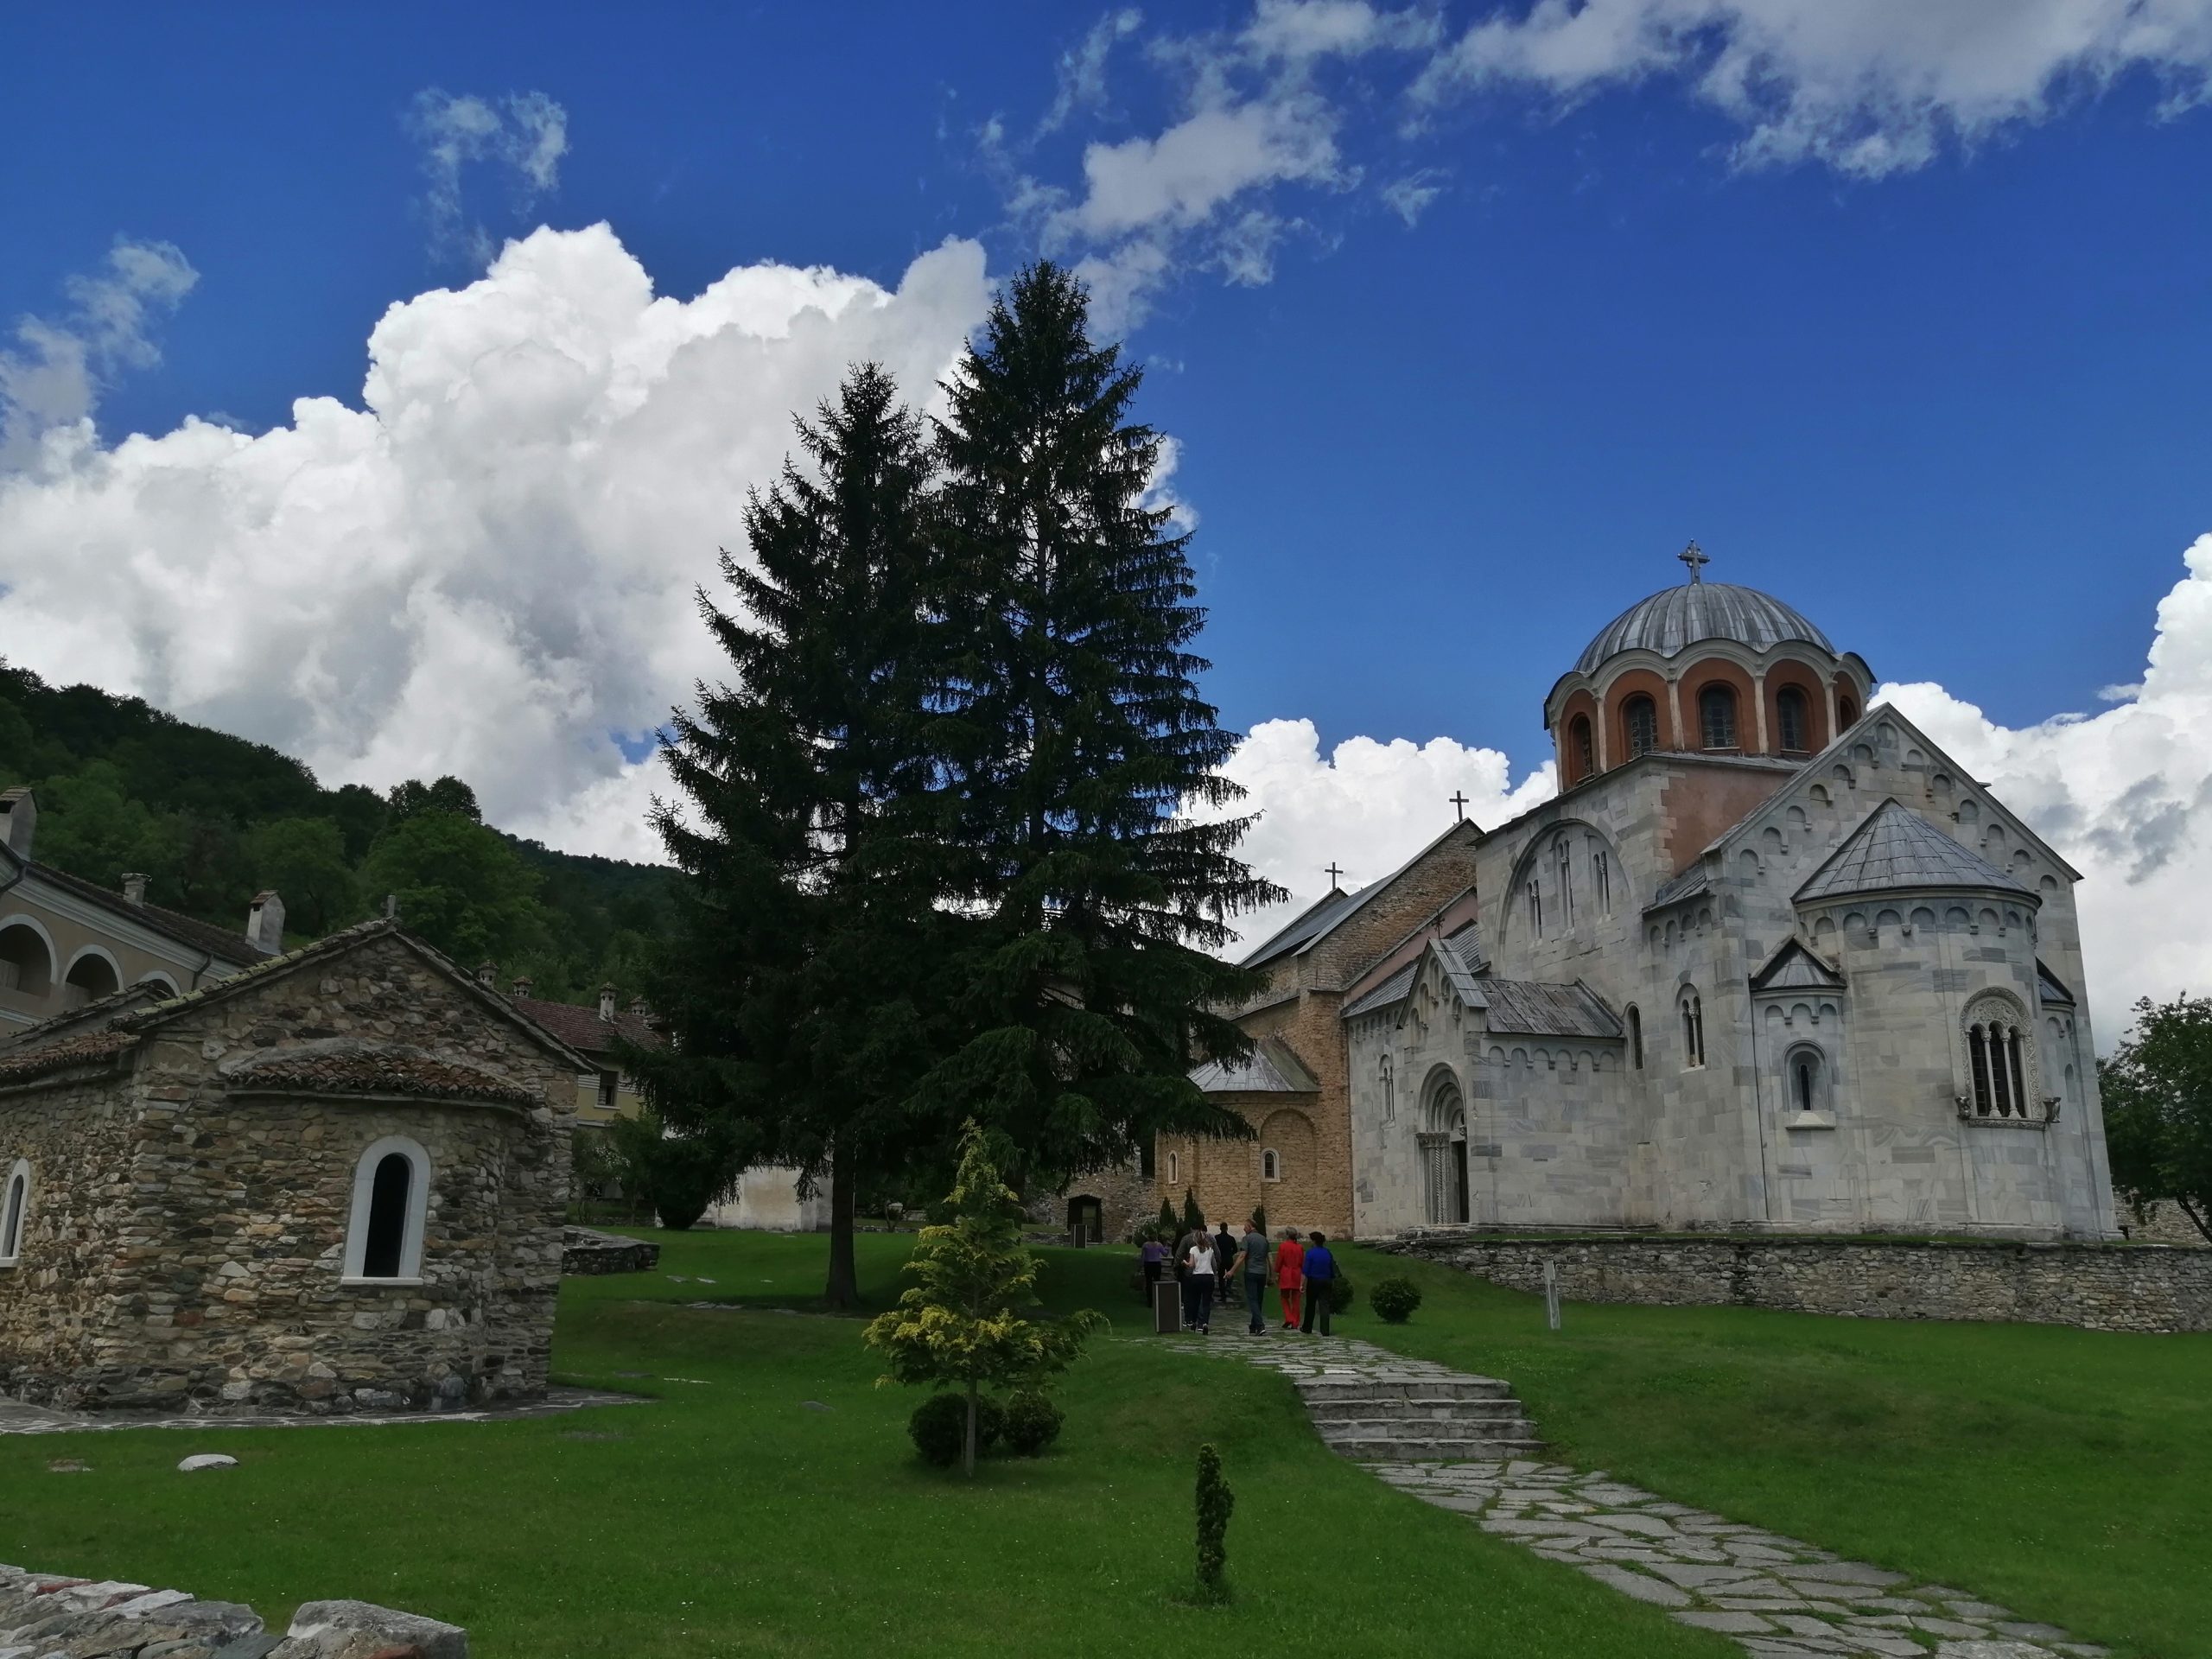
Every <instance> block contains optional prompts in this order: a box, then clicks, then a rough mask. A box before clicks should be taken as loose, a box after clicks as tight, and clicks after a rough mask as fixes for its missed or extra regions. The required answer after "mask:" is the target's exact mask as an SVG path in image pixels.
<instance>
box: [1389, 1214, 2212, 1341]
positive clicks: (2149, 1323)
mask: <svg viewBox="0 0 2212 1659" xmlns="http://www.w3.org/2000/svg"><path fill="white" fill-rule="evenodd" d="M1375 1248H1376V1249H1381V1250H1386V1251H1389V1252H1392V1253H1394V1254H1401V1255H1419V1256H1422V1257H1425V1258H1427V1259H1428V1260H1431V1261H1434V1262H1441V1263H1443V1264H1444V1265H1446V1266H1448V1267H1455V1268H1460V1269H1461V1270H1462V1271H1464V1272H1467V1273H1471V1274H1474V1275H1475V1276H1476V1277H1478V1278H1481V1279H1487V1280H1490V1281H1491V1282H1492V1283H1495V1284H1500V1285H1505V1286H1509V1287H1511V1288H1513V1289H1516V1290H1526V1291H1541V1289H1542V1288H1543V1282H1544V1265H1545V1263H1546V1262H1556V1263H1557V1264H1558V1267H1559V1280H1560V1294H1561V1295H1562V1296H1564V1297H1567V1299H1569V1300H1573V1301H1581V1302H1637V1303H1643V1304H1645V1305H1649V1306H1662V1307H1713V1306H1739V1307H1769V1308H1777V1309H1783V1310H1785V1311H1788V1312H1791V1313H1827V1314H1838V1315H1842V1316H1845V1317H1849V1318H1859V1319H1994V1320H2004V1321H2010V1322H2016V1323H2020V1324H2027V1325H2078V1326H2080V1327H2081V1328H2082V1329H2084V1330H2088V1331H2135V1332H2154V1333H2167V1332H2183V1331H2212V1251H2202V1250H2182V1249H2166V1248H2164V1247H2162V1246H2158V1245H2120V1244H2053V1243H1994V1242H1992V1243H1982V1242H1979V1241H1949V1240H1920V1241H1906V1240H1898V1241H1896V1242H1891V1241H1887V1240H1881V1241H1868V1240H1856V1239H1853V1240H1840V1239H1813V1238H1787V1237H1756V1238H1745V1237H1711V1238H1698V1237H1633V1236H1628V1237H1597V1238H1592V1237H1573V1236H1565V1237H1560V1238H1496V1237H1484V1236H1479V1235H1472V1234H1467V1233H1454V1232H1429V1233H1420V1234H1415V1235H1413V1236H1408V1237H1406V1238H1402V1239H1396V1240H1392V1241H1389V1242H1383V1243H1376V1245H1375Z"/></svg>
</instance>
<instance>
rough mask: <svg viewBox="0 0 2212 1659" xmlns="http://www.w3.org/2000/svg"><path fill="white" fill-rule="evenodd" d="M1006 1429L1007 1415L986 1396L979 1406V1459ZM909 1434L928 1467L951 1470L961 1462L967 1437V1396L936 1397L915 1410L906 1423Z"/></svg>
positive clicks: (935, 1395)
mask: <svg viewBox="0 0 2212 1659" xmlns="http://www.w3.org/2000/svg"><path fill="white" fill-rule="evenodd" d="M1005 1427H1006V1412H1005V1410H1004V1408H1001V1406H1000V1404H999V1402H997V1401H995V1400H994V1399H992V1398H991V1396H990V1395H988V1394H987V1395H983V1396H982V1398H980V1399H978V1400H977V1401H976V1456H978V1457H981V1456H982V1454H983V1453H984V1452H988V1451H989V1450H990V1449H991V1447H992V1446H993V1445H994V1444H995V1443H996V1441H997V1440H998V1438H999V1435H1000V1434H1001V1432H1003V1430H1004V1429H1005ZM906 1433H907V1434H908V1436H909V1437H910V1438H911V1439H912V1440H913V1442H914V1450H915V1451H917V1452H920V1453H921V1454H922V1460H923V1461H924V1462H925V1463H933V1464H935V1465H937V1466H938V1468H940V1469H950V1467H952V1465H954V1464H956V1463H958V1462H959V1461H960V1452H961V1443H962V1442H963V1440H966V1439H967V1437H968V1396H967V1395H964V1394H933V1395H931V1396H930V1397H929V1398H928V1399H926V1400H925V1401H923V1402H922V1403H921V1404H920V1405H918V1406H916V1407H915V1408H914V1414H913V1415H912V1416H911V1417H909V1418H908V1419H907V1420H906Z"/></svg>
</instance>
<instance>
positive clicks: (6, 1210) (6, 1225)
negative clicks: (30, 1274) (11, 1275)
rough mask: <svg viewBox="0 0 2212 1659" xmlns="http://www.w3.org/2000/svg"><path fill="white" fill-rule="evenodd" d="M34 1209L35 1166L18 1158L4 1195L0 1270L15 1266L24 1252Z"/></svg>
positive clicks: (0, 1214)
mask: <svg viewBox="0 0 2212 1659" xmlns="http://www.w3.org/2000/svg"><path fill="white" fill-rule="evenodd" d="M30 1207H31V1166H30V1160H29V1159H27V1158H18V1159H17V1160H16V1166H15V1167H14V1168H13V1169H11V1170H10V1171H9V1172H8V1185H7V1190H6V1192H4V1193H0V1267H12V1266H14V1265H15V1262H16V1258H17V1257H19V1256H20V1255H22V1250H23V1224H24V1221H25V1219H26V1218H27V1217H28V1215H29V1211H30Z"/></svg>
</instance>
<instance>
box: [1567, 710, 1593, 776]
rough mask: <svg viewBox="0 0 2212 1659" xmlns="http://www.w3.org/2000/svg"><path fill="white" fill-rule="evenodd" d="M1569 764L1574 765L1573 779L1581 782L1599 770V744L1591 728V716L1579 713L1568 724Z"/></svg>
mask: <svg viewBox="0 0 2212 1659" xmlns="http://www.w3.org/2000/svg"><path fill="white" fill-rule="evenodd" d="M1567 756H1568V764H1569V765H1570V766H1573V769H1574V771H1573V781H1574V782H1576V783H1578V784H1579V783H1580V782H1581V781H1582V780H1583V779H1586V778H1587V777H1589V776H1590V775H1591V774H1592V773H1593V772H1596V771H1597V770H1598V745H1597V741H1596V739H1595V737H1594V735H1593V734H1592V731H1591V729H1590V716H1589V715H1576V716H1575V717H1574V718H1573V720H1571V721H1568V722H1567Z"/></svg>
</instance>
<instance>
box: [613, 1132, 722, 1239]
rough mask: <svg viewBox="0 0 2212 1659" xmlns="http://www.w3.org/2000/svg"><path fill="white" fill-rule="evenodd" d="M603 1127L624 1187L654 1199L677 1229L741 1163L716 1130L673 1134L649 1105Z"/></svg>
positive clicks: (664, 1221)
mask: <svg viewBox="0 0 2212 1659" xmlns="http://www.w3.org/2000/svg"><path fill="white" fill-rule="evenodd" d="M602 1133H603V1134H604V1135H606V1136H607V1168H608V1169H609V1170H610V1171H611V1172H612V1173H613V1175H614V1177H615V1179H618V1180H620V1182H621V1184H622V1190H623V1191H624V1192H627V1193H630V1194H631V1195H632V1196H633V1197H635V1198H642V1199H643V1200H644V1201H645V1203H647V1204H649V1205H652V1208H653V1212H654V1213H655V1214H656V1215H658V1217H660V1224H661V1225H662V1226H664V1227H668V1228H673V1229H674V1230H677V1231H678V1232H681V1231H683V1230H684V1229H685V1228H687V1227H690V1226H692V1225H694V1224H696V1223H697V1221H698V1219H699V1217H701V1216H702V1215H704V1214H706V1212H707V1206H708V1205H710V1204H712V1203H713V1202H714V1201H715V1199H716V1198H719V1197H720V1196H721V1194H722V1193H724V1192H728V1190H729V1187H730V1184H731V1183H732V1182H733V1181H734V1180H735V1179H737V1173H738V1170H739V1169H740V1168H741V1166H742V1160H741V1159H740V1158H739V1157H738V1155H737V1154H736V1153H735V1151H734V1148H732V1147H730V1146H729V1144H728V1142H726V1141H719V1140H717V1139H715V1136H714V1135H712V1133H711V1132H707V1131H700V1132H693V1133H690V1134H682V1133H679V1134H670V1133H669V1132H668V1131H667V1128H666V1126H665V1125H664V1123H663V1122H662V1121H661V1118H660V1116H659V1114H658V1113H657V1112H654V1111H652V1109H647V1110H645V1111H642V1112H640V1113H639V1114H638V1116H635V1117H618V1118H616V1119H615V1120H613V1122H610V1123H608V1124H607V1127H606V1128H605V1129H604V1130H603V1131H602Z"/></svg>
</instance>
